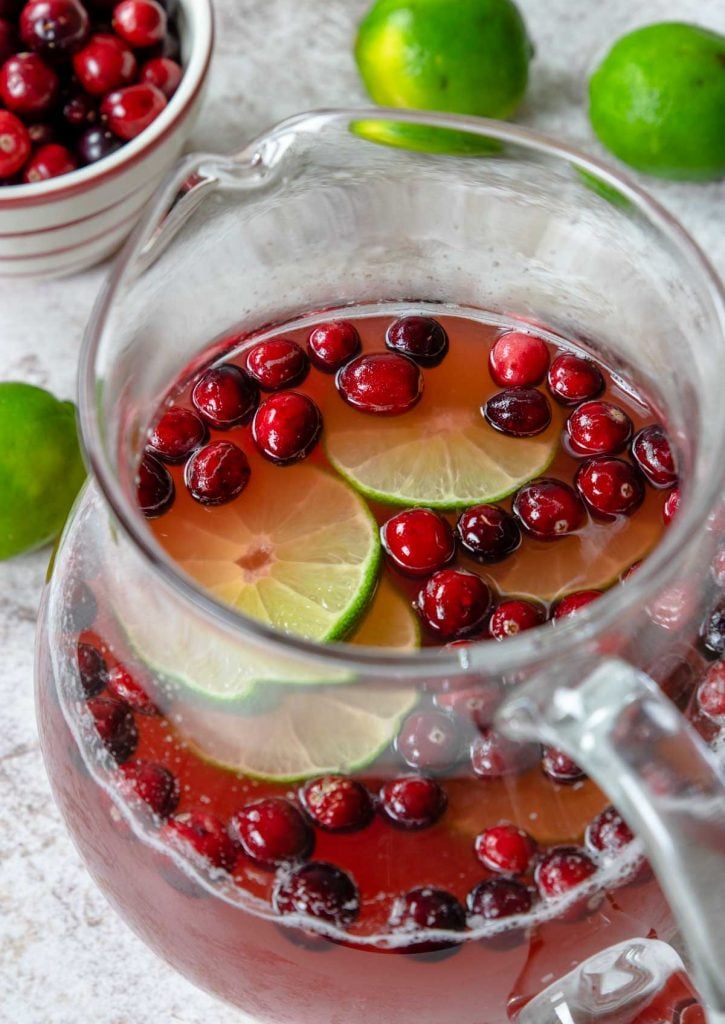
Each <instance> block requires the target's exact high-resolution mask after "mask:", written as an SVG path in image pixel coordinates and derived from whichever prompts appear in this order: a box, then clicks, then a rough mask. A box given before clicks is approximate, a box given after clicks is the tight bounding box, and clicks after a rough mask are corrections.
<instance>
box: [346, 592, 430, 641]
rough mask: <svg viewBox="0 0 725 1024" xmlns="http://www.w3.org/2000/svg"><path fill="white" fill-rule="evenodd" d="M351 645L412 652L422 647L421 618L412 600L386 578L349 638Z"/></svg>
mask: <svg viewBox="0 0 725 1024" xmlns="http://www.w3.org/2000/svg"><path fill="white" fill-rule="evenodd" d="M350 643H351V644H359V645H361V646H363V647H388V648H390V647H392V648H395V649H396V650H399V651H411V650H415V648H417V647H420V620H419V618H418V616H417V615H416V614H415V612H414V611H413V608H412V606H411V603H410V601H408V600H406V598H405V597H403V595H402V594H401V593H400V592H399V591H397V590H396V589H395V587H394V586H393V584H392V583H391V582H390V581H389V580H387V579H385V578H383V579H382V580H381V581H380V585H379V586H378V589H377V591H376V593H375V597H374V598H373V600H372V602H371V603H370V607H369V608H368V610H367V612H366V613H365V618H364V619H363V620H362V622H361V623H360V625H359V626H358V627H357V629H356V630H355V632H354V633H353V634H352V636H351V637H350Z"/></svg>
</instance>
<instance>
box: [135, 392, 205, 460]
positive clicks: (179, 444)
mask: <svg viewBox="0 0 725 1024" xmlns="http://www.w3.org/2000/svg"><path fill="white" fill-rule="evenodd" d="M208 436H209V432H208V431H207V429H206V426H205V424H204V421H203V420H202V419H200V417H199V416H197V415H196V413H195V412H192V411H191V409H184V408H182V406H180V405H174V406H172V407H171V408H170V409H167V410H166V412H165V413H164V415H163V416H162V417H161V419H160V420H159V421H158V423H157V424H156V426H155V427H153V428H152V429H151V430H150V431H149V439H148V443H149V447H150V448H151V450H152V451H153V453H154V455H156V456H157V457H158V458H159V459H163V461H164V462H170V463H175V462H183V461H184V460H185V459H187V458H188V457H189V455H191V453H192V452H194V451H196V449H197V448H200V447H201V445H203V444H204V442H205V441H206V440H207V438H208Z"/></svg>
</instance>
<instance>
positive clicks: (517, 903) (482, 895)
mask: <svg viewBox="0 0 725 1024" xmlns="http://www.w3.org/2000/svg"><path fill="white" fill-rule="evenodd" d="M466 903H467V905H468V922H469V924H470V925H471V927H475V925H476V919H477V918H478V919H480V918H483V920H484V921H496V920H498V918H501V917H513V916H514V915H515V914H528V912H529V911H530V910H531V907H532V904H533V896H532V893H531V890H530V889H528V888H527V887H526V886H525V885H524V884H523V883H522V882H517V881H515V880H514V879H513V878H489V879H488V881H486V882H479V883H478V885H477V886H476V887H475V888H474V889H472V890H471V892H470V893H469V894H468V899H467V900H466Z"/></svg>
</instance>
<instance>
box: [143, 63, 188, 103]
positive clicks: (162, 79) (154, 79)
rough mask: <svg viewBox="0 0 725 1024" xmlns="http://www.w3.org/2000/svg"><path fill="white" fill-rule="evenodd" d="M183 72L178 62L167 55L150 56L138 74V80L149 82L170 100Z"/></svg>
mask: <svg viewBox="0 0 725 1024" xmlns="http://www.w3.org/2000/svg"><path fill="white" fill-rule="evenodd" d="M183 75H184V72H183V70H182V68H181V65H180V64H177V63H176V61H175V60H170V59H169V58H168V57H152V58H151V60H147V61H146V63H145V64H144V66H143V67H142V68H141V73H140V74H139V81H140V82H150V83H151V85H155V86H156V88H157V89H160V90H161V92H162V93H163V94H164V96H165V97H166V99H167V100H170V99H171V97H172V96H173V95H174V93H175V92H176V90H177V89H178V88H179V85H180V84H181V79H182V78H183Z"/></svg>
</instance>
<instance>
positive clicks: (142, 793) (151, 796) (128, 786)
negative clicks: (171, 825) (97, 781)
mask: <svg viewBox="0 0 725 1024" xmlns="http://www.w3.org/2000/svg"><path fill="white" fill-rule="evenodd" d="M119 773H120V778H121V790H122V792H124V793H125V794H126V796H131V795H133V794H135V795H136V796H137V797H139V799H141V800H143V802H144V803H145V804H147V805H148V806H149V807H150V808H151V810H152V811H153V812H154V814H158V816H159V817H160V818H168V817H169V815H170V814H173V813H174V811H175V810H176V806H177V804H178V802H179V783H178V782H177V781H176V778H175V777H174V776H173V775H172V773H171V772H170V771H169V769H168V768H165V767H164V766H163V765H162V764H155V763H154V762H153V761H127V762H126V764H123V765H121V767H120V768H119Z"/></svg>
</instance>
